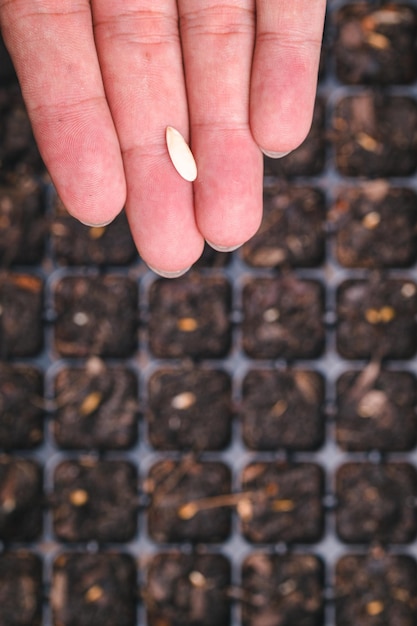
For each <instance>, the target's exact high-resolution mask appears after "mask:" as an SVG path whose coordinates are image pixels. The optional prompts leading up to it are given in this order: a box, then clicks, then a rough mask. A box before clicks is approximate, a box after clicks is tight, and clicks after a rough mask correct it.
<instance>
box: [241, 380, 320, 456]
mask: <svg viewBox="0 0 417 626" xmlns="http://www.w3.org/2000/svg"><path fill="white" fill-rule="evenodd" d="M323 402H324V380H323V378H322V376H320V375H319V374H317V373H316V372H310V371H306V370H290V369H289V370H283V371H274V370H252V371H250V372H249V373H248V374H247V375H246V377H245V379H244V381H243V400H242V409H241V418H242V433H243V439H244V441H245V444H246V445H247V446H248V447H249V448H251V449H253V450H271V451H274V450H277V449H279V448H288V449H296V450H313V449H315V448H317V447H318V446H319V445H320V443H321V442H322V441H323V437H324V414H323Z"/></svg>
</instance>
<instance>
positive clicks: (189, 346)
mask: <svg viewBox="0 0 417 626" xmlns="http://www.w3.org/2000/svg"><path fill="white" fill-rule="evenodd" d="M230 291H231V290H230V285H229V284H228V282H227V281H226V280H225V279H224V278H217V277H214V276H213V277H206V276H200V275H198V274H197V273H195V274H193V273H191V274H188V275H187V276H184V277H183V278H180V279H178V280H175V281H172V280H168V279H162V280H157V281H155V282H154V283H153V285H152V286H151V288H150V293H149V301H150V302H149V305H150V312H149V314H150V317H149V324H148V329H149V347H150V349H151V351H152V352H153V354H154V355H155V356H156V357H159V358H176V357H187V356H190V357H201V358H203V357H205V358H215V357H222V356H225V355H226V354H227V352H228V350H229V347H230V343H231V329H230V321H229V312H230V299H231V292H230Z"/></svg>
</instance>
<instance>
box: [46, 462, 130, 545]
mask: <svg viewBox="0 0 417 626" xmlns="http://www.w3.org/2000/svg"><path fill="white" fill-rule="evenodd" d="M137 509H138V496H137V472H136V468H135V466H134V465H132V464H131V463H127V462H125V461H95V460H93V459H91V460H90V459H84V460H81V461H64V462H62V463H60V464H59V465H58V467H57V468H56V469H55V474H54V491H53V494H52V514H53V527H54V533H55V535H56V537H57V538H58V539H60V540H61V541H98V542H121V541H129V540H130V539H132V538H133V537H134V535H135V533H136V528H137Z"/></svg>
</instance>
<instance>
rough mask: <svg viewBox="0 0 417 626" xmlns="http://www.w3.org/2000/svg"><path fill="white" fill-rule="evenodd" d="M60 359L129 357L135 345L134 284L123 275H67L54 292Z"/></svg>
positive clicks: (136, 289)
mask: <svg viewBox="0 0 417 626" xmlns="http://www.w3.org/2000/svg"><path fill="white" fill-rule="evenodd" d="M54 299H55V309H56V314H57V319H56V322H55V347H56V349H57V351H58V352H59V353H60V354H61V355H62V356H67V357H82V356H92V355H98V356H105V357H120V358H121V357H128V356H130V355H131V354H132V353H133V352H134V350H135V348H136V345H137V336H136V335H137V324H138V313H137V299H138V288H137V284H136V283H135V282H134V281H133V280H131V279H130V278H126V277H124V276H116V275H114V274H113V275H107V276H68V277H65V278H62V279H61V280H60V281H58V283H57V284H56V286H55V290H54Z"/></svg>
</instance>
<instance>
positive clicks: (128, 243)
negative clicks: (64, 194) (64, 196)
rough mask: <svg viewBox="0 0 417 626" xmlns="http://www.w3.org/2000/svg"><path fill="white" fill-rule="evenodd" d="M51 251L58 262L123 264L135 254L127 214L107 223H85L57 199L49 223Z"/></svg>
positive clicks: (64, 263) (62, 263) (131, 260)
mask: <svg viewBox="0 0 417 626" xmlns="http://www.w3.org/2000/svg"><path fill="white" fill-rule="evenodd" d="M51 235H52V245H53V254H54V256H55V258H56V260H57V261H58V263H60V264H61V265H126V264H127V263H130V262H133V260H134V259H136V257H137V251H136V247H135V244H134V243H133V239H132V236H131V234H130V229H129V225H128V223H127V219H126V215H125V213H124V212H122V213H121V214H120V215H118V216H117V217H116V219H115V220H114V221H113V222H112V223H111V224H109V225H108V226H94V227H89V226H84V224H81V222H79V221H78V220H76V219H74V218H73V217H71V216H70V215H69V214H68V213H67V212H66V210H65V208H64V207H63V205H62V203H61V201H60V200H59V199H57V200H56V204H55V216H54V219H53V222H52V224H51Z"/></svg>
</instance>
